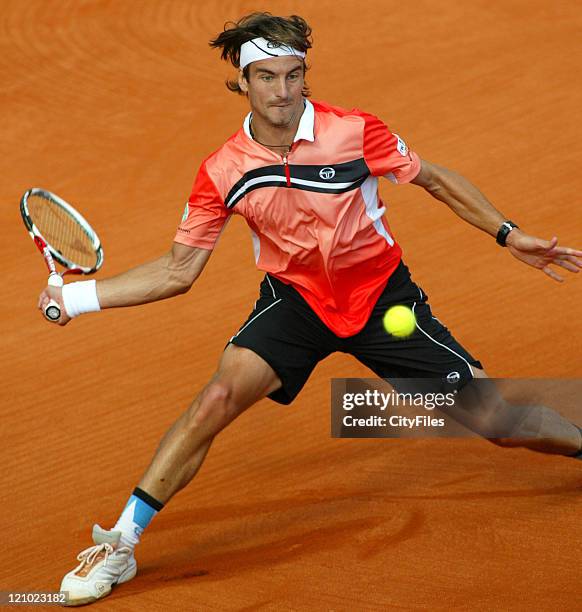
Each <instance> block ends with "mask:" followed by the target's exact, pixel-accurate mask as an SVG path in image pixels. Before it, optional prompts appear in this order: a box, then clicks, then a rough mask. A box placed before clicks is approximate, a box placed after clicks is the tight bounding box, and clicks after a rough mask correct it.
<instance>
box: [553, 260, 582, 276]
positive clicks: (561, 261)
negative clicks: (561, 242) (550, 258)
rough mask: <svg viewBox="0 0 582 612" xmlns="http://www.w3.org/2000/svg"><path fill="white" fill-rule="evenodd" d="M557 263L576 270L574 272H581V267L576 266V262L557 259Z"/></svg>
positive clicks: (571, 270)
mask: <svg viewBox="0 0 582 612" xmlns="http://www.w3.org/2000/svg"><path fill="white" fill-rule="evenodd" d="M555 264H556V265H557V266H560V267H562V268H564V269H565V270H568V271H570V272H574V274H578V272H580V268H579V267H578V266H575V265H574V264H571V263H570V262H569V261H566V260H557V261H556V262H555Z"/></svg>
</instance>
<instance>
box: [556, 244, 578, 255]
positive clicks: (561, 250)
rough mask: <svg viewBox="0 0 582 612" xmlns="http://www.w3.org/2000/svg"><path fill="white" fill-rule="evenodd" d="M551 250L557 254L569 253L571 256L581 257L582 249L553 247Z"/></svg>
mask: <svg viewBox="0 0 582 612" xmlns="http://www.w3.org/2000/svg"><path fill="white" fill-rule="evenodd" d="M550 250H552V251H553V252H554V253H557V254H558V255H569V256H571V257H582V251H577V250H576V249H571V248H570V247H559V246H557V247H554V248H553V249H550Z"/></svg>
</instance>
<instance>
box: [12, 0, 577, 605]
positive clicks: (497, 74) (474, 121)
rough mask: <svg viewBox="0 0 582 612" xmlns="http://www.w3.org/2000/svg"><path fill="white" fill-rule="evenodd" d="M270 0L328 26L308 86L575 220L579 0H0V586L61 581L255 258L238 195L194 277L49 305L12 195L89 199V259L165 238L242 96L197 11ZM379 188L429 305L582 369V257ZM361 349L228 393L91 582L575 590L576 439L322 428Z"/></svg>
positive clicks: (180, 589)
mask: <svg viewBox="0 0 582 612" xmlns="http://www.w3.org/2000/svg"><path fill="white" fill-rule="evenodd" d="M265 8H268V10H270V11H271V12H273V13H276V14H283V15H288V14H290V13H294V12H295V13H299V14H301V15H303V16H304V17H305V18H306V19H307V20H308V21H309V22H310V23H311V25H312V26H313V28H314V33H315V46H314V49H313V50H312V52H311V53H310V54H309V58H308V59H309V63H310V64H311V66H312V69H311V71H310V72H309V73H308V82H309V84H310V86H311V88H312V91H313V98H314V99H316V100H317V99H322V100H326V101H329V102H331V103H333V104H336V105H339V106H344V107H350V108H351V107H353V106H357V107H360V108H363V109H365V110H367V111H370V112H373V113H375V114H377V115H379V116H380V117H382V118H383V119H384V120H385V121H386V122H387V123H388V124H389V125H390V127H391V128H392V129H393V130H394V131H396V132H398V133H399V134H400V135H402V136H403V137H404V138H405V139H406V140H407V142H408V143H409V144H410V146H411V147H412V148H413V149H414V150H416V151H417V152H418V153H419V154H420V155H421V157H423V158H426V159H428V160H430V161H434V162H437V163H440V164H442V165H444V166H448V167H451V168H453V169H456V170H458V171H460V172H461V173H462V174H464V175H466V176H467V177H468V178H470V179H471V180H473V182H474V183H475V184H476V185H478V186H479V187H480V188H481V189H482V190H483V191H484V192H485V193H486V194H487V195H488V196H489V198H490V199H491V200H492V201H493V202H494V203H495V204H496V206H497V207H498V208H500V209H501V210H502V211H503V212H504V213H505V214H506V215H507V216H508V217H509V218H511V219H513V220H515V221H516V222H518V223H520V224H521V225H522V227H523V228H524V229H526V230H527V231H530V232H531V233H533V234H536V235H540V236H542V237H547V238H550V237H551V236H552V234H556V235H557V236H558V237H559V238H560V242H561V243H562V244H566V245H570V246H577V247H580V245H581V244H582V215H581V213H580V210H581V208H580V206H581V199H580V194H581V192H582V173H581V171H580V155H581V145H580V142H581V140H582V127H581V123H580V120H579V118H580V108H582V87H581V82H580V59H581V57H580V46H579V42H580V37H581V29H582V13H581V11H580V5H579V3H567V2H554V3H551V2H545V1H538V0H536V1H533V0H527V1H526V0H523V1H517V0H507V1H504V2H495V3H491V2H485V1H477V0H470V1H468V2H465V1H461V0H456V1H451V2H428V1H420V2H413V3H407V2H400V3H395V2H382V1H379V0H371V1H368V2H365V3H364V2H355V1H339V2H338V1H328V0H324V1H319V2H268V3H264V4H259V3H256V2H246V1H228V2H227V1H225V0H221V1H216V2H195V1H186V0H166V1H160V0H151V1H149V2H145V1H130V0H123V1H121V0H119V1H116V2H106V1H70V2H65V1H52V2H48V1H44V2H42V1H38V0H37V1H32V0H30V1H26V2H25V1H21V0H3V1H2V3H1V6H0V33H1V36H0V48H1V53H0V70H1V73H2V85H1V89H2V91H1V97H0V104H1V116H2V160H3V163H2V168H3V170H2V173H3V176H2V179H3V180H2V184H1V186H0V192H1V209H0V210H1V224H0V240H1V245H2V247H1V254H2V255H1V257H2V259H1V262H2V276H3V279H4V285H3V287H4V295H3V299H2V318H1V320H2V323H1V326H2V332H1V333H2V371H3V376H2V382H1V383H0V384H1V389H2V428H1V430H0V453H1V456H0V458H1V465H2V478H1V481H2V491H3V496H2V499H3V502H2V512H1V517H2V519H1V524H0V541H1V542H2V562H1V564H0V590H5V591H6V590H9V591H38V590H40V591H54V590H57V589H58V587H59V584H60V579H61V577H62V575H63V574H64V573H66V572H67V571H68V570H70V569H71V568H72V567H73V566H74V563H75V555H76V554H77V553H78V552H79V551H80V550H82V549H84V548H86V547H87V546H89V545H90V543H91V542H90V531H91V527H92V525H93V523H94V522H99V523H100V524H101V525H102V526H104V527H107V528H109V527H111V526H112V525H113V524H114V522H115V520H116V519H117V516H118V514H119V512H120V511H121V509H122V507H123V506H124V504H125V502H126V499H127V497H128V495H129V493H130V492H131V490H132V488H133V487H134V486H135V484H136V483H137V481H138V480H139V478H140V476H141V474H142V472H143V470H144V469H145V467H146V466H147V464H148V462H149V459H150V457H151V455H152V453H153V451H154V449H155V448H156V445H157V442H158V440H159V438H160V437H161V435H162V434H163V432H164V431H165V430H166V428H167V427H168V426H169V425H170V424H171V423H172V422H173V421H174V419H175V418H176V417H177V415H178V414H179V413H180V412H181V411H182V410H184V409H185V408H186V407H187V406H188V404H189V402H190V400H191V399H192V397H193V396H194V395H195V393H196V392H197V391H198V390H199V389H200V388H201V386H202V385H203V384H205V382H206V381H207V379H208V378H209V376H210V375H211V374H212V372H213V370H214V368H215V365H216V363H217V360H218V357H219V355H220V352H221V350H222V348H223V346H224V344H225V342H226V341H227V339H228V338H229V337H230V336H231V335H232V334H233V333H234V332H235V331H236V330H237V329H238V327H239V326H240V324H241V323H242V322H243V321H244V320H245V319H246V316H247V314H248V312H249V311H250V309H251V308H252V305H253V303H254V300H255V299H256V294H257V291H258V283H259V280H260V278H261V276H262V275H261V273H260V272H258V271H257V270H256V269H255V267H254V259H253V255H252V245H251V239H250V235H249V232H248V229H247V228H246V226H245V224H244V222H242V221H241V219H234V220H233V221H232V222H231V223H230V224H229V226H228V228H227V230H226V232H225V233H224V234H223V236H222V238H221V240H220V242H219V244H218V247H217V249H216V251H215V253H214V255H213V257H212V259H211V261H210V263H209V265H208V267H207V269H206V270H205V272H204V274H203V276H202V277H201V278H200V280H199V281H198V282H197V284H196V285H195V287H194V289H193V290H192V291H191V292H190V293H189V294H187V295H186V296H182V297H179V298H177V299H174V300H171V301H167V302H162V303H157V304H154V305H150V306H146V307H140V308H134V309H127V310H120V311H116V312H105V313H101V314H99V315H88V316H86V317H83V318H82V319H80V320H77V321H74V322H73V323H72V324H71V325H69V326H68V327H67V328H64V329H61V328H58V327H56V326H51V325H49V324H47V323H45V322H44V321H43V319H42V318H41V316H40V315H39V313H38V311H37V310H36V308H35V306H36V299H37V295H38V293H39V292H40V290H41V289H42V288H43V286H44V282H45V280H46V274H45V269H44V265H43V263H42V259H41V257H40V256H39V255H38V253H37V252H36V250H35V249H34V247H33V245H32V242H31V241H30V239H29V238H28V236H27V235H26V233H25V230H24V226H23V225H22V221H21V219H20V216H19V213H18V201H19V198H20V196H21V194H22V193H23V192H24V191H25V190H26V189H27V188H29V187H32V186H40V187H44V188H46V189H50V190H53V191H55V192H56V193H58V194H59V195H61V196H62V197H64V198H65V199H68V200H69V201H71V202H72V203H74V204H76V205H77V206H78V207H79V208H80V209H81V210H82V212H83V213H84V214H85V215H86V216H87V217H88V218H89V219H90V220H91V222H92V223H93V224H94V226H95V228H96V229H97V230H98V231H99V233H100V235H101V238H102V241H103V244H104V248H105V265H104V268H103V270H102V271H101V272H100V273H99V275H98V278H99V277H101V278H103V277H104V276H108V275H112V274H115V273H118V272H121V271H123V270H125V269H127V268H128V267H130V266H133V265H137V264H138V263H141V262H143V261H145V260H148V259H153V258H155V257H158V256H159V255H161V254H162V253H163V252H164V251H166V250H167V249H169V248H170V245H171V241H172V238H173V236H174V232H175V228H176V226H177V224H178V221H179V219H180V216H181V213H182V209H183V206H184V202H185V201H186V198H187V197H188V194H189V191H190V187H191V184H192V180H193V177H194V174H195V171H196V169H197V167H198V165H199V164H200V162H201V161H202V160H203V159H204V158H205V157H206V156H207V155H208V154H209V153H210V152H212V151H213V150H214V149H216V148H218V147H219V146H220V145H221V144H222V143H223V141H224V140H225V139H226V138H227V137H228V136H230V135H231V134H232V133H233V132H234V131H236V130H237V129H238V128H239V126H240V124H241V123H242V119H243V116H244V114H245V113H246V112H247V103H246V101H245V99H244V98H238V97H237V96H235V95H234V94H231V93H229V92H228V91H227V90H226V88H225V87H224V84H223V82H224V79H225V78H226V77H227V76H229V75H231V74H232V73H233V71H232V69H231V68H229V67H228V66H227V65H226V64H223V63H221V61H220V60H219V57H218V53H217V52H215V51H212V50H211V49H210V48H209V47H208V45H207V41H208V39H210V38H211V37H212V36H214V35H215V34H216V33H218V32H219V31H220V30H221V29H222V26H223V24H224V22H225V21H227V20H229V19H238V18H239V17H240V16H242V15H244V14H246V13H248V12H250V11H252V10H264V9H265ZM382 194H383V196H384V197H385V198H386V200H387V201H388V202H389V211H388V214H389V218H390V223H391V226H392V229H393V230H394V232H395V234H396V237H397V239H398V240H399V242H400V243H401V244H402V245H403V248H404V258H405V261H406V262H407V264H408V265H409V266H410V267H411V269H412V272H413V277H414V279H415V280H416V281H417V282H418V283H419V284H420V285H421V286H422V287H423V288H424V289H425V290H426V292H427V293H428V294H429V296H430V301H431V304H432V308H433V311H434V312H435V314H436V315H437V316H438V317H439V319H441V320H443V321H444V322H445V323H446V324H447V326H448V327H449V328H450V329H451V330H452V331H453V333H454V334H455V336H456V337H457V338H458V339H459V340H460V341H461V342H462V343H463V344H464V345H465V346H466V347H467V348H468V349H469V350H470V351H471V352H472V353H473V354H475V355H476V356H477V357H478V358H479V359H481V360H482V362H483V363H484V365H485V368H486V370H487V371H488V373H489V374H490V375H492V376H496V377H517V378H529V377H546V378H576V377H578V378H580V377H581V376H582V365H581V364H582V348H581V347H582V342H581V340H582V338H581V333H580V332H581V325H580V312H581V310H580V303H581V300H582V278H580V277H578V278H575V277H574V276H573V275H569V278H568V279H567V281H566V282H565V283H563V284H562V285H559V284H557V283H555V282H553V281H551V280H550V279H548V278H547V277H545V276H544V275H543V274H542V273H540V272H537V271H535V270H533V269H530V268H526V267H525V266H524V265H522V264H520V263H518V262H517V261H515V260H513V258H511V256H510V255H509V253H508V252H507V251H505V250H502V249H501V248H499V247H497V246H496V245H495V244H494V241H493V240H492V239H491V238H489V237H487V236H485V235H483V234H481V233H480V232H478V231H477V230H475V229H473V228H471V227H469V226H468V225H466V224H464V223H463V222H461V221H460V220H457V219H456V218H455V217H454V215H453V214H452V213H451V212H450V211H449V210H448V209H447V208H446V207H445V206H444V205H442V204H439V203H437V202H436V201H433V200H431V198H430V197H429V196H427V195H426V194H425V193H424V192H423V191H422V190H421V189H420V188H418V187H414V186H401V187H394V186H393V185H391V184H389V183H388V182H387V181H386V182H385V184H384V185H383V187H382ZM368 375H369V372H368V371H367V370H366V369H365V368H364V367H363V366H361V365H359V364H358V363H357V362H356V361H354V360H352V359H351V358H348V357H346V356H343V355H334V356H332V357H331V358H329V359H328V360H327V361H325V362H324V363H322V364H321V365H320V366H319V367H318V368H317V370H316V371H315V374H314V375H313V377H312V378H311V379H310V381H309V383H308V384H307V386H306V388H305V389H304V391H303V392H302V394H301V395H300V396H299V398H298V399H297V400H296V402H295V403H294V404H293V405H292V406H290V407H282V406H279V405H276V404H274V403H272V402H270V401H268V400H266V401H263V402H261V403H260V404H258V405H257V406H255V407H254V408H252V409H251V410H250V411H248V412H247V413H246V414H244V415H243V416H242V417H241V418H240V419H239V420H238V421H236V422H235V423H233V424H232V425H231V426H230V427H229V428H228V429H227V430H226V431H225V432H223V433H222V434H221V435H220V436H219V437H218V438H217V440H216V441H215V443H214V445H213V447H212V449H211V451H210V454H209V457H208V459H207V461H206V463H205V464H204V466H203V468H202V471H201V472H200V474H199V476H198V477H197V479H196V480H195V481H194V482H193V483H192V484H191V485H190V486H189V487H188V488H187V489H186V490H184V491H183V492H181V493H180V494H179V495H178V496H177V497H176V498H175V499H174V500H173V501H172V502H171V503H170V504H169V505H168V507H167V508H166V509H164V511H163V512H162V513H160V515H159V516H158V517H157V518H156V519H155V521H154V522H153V523H152V525H151V526H150V528H149V529H148V531H147V532H146V534H145V535H144V537H143V540H142V544H141V545H140V547H139V549H138V551H137V560H138V568H139V573H138V576H137V578H136V579H135V580H133V581H132V582H130V583H129V584H127V585H125V586H123V587H120V588H118V589H117V590H116V591H114V593H113V594H112V595H111V596H110V597H109V598H108V599H106V600H105V601H104V602H102V603H99V604H96V605H97V606H98V609H104V610H138V609H140V610H193V611H198V610H200V611H205V610H249V611H250V610H261V611H262V610H269V611H278V610H301V611H303V610H309V611H311V610H334V611H354V610H411V609H424V610H574V609H581V608H580V606H581V605H582V604H581V601H582V579H581V568H582V528H581V526H582V463H581V462H575V461H572V460H568V459H564V458H560V457H551V456H544V455H540V454H536V453H531V452H528V451H525V450H501V449H499V448H497V447H495V446H493V445H491V444H489V443H487V442H485V441H481V440H477V439H473V440H457V441H446V440H422V439H420V440H400V441H394V440H337V439H332V438H331V437H330V433H329V432H330V422H329V419H330V406H329V404H330V399H329V398H330V379H331V378H332V377H348V376H352V377H357V376H368ZM578 414H579V421H581V420H582V415H580V412H578Z"/></svg>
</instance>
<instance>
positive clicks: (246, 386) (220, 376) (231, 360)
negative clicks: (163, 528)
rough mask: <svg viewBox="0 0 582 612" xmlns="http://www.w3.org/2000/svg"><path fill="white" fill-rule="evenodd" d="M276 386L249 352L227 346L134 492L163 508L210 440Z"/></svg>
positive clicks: (189, 477)
mask: <svg viewBox="0 0 582 612" xmlns="http://www.w3.org/2000/svg"><path fill="white" fill-rule="evenodd" d="M280 386H281V381H280V380H279V377H278V376H277V374H276V373H275V372H274V371H273V369H272V368H271V366H270V365H269V364H268V363H267V362H266V361H264V360H263V359H262V358H261V357H259V356H258V355H257V354H256V353H254V352H253V351H251V350H249V349H246V348H241V347H238V346H235V345H233V344H230V345H229V346H228V347H227V348H226V350H225V351H224V353H223V355H222V359H221V360H220V365H219V367H218V370H217V372H216V374H215V375H214V376H213V378H212V380H211V381H210V382H209V383H208V384H207V385H206V386H205V387H204V389H203V390H202V392H201V393H200V394H199V395H198V396H197V397H196V399H195V400H194V402H193V403H192V405H191V406H190V408H189V409H188V410H186V411H185V412H184V413H183V414H182V415H181V416H180V417H179V418H178V420H177V421H176V422H175V423H174V424H173V425H172V426H171V427H170V429H169V430H168V431H167V433H166V434H165V436H164V437H163V438H162V441H161V443H160V445H159V447H158V449H157V451H156V454H155V455H154V458H153V460H152V462H151V464H150V466H149V467H148V469H147V471H146V473H145V474H144V476H143V477H142V479H141V481H140V483H139V485H138V486H139V488H140V489H142V490H144V491H146V492H147V493H148V494H149V495H151V496H152V497H153V498H155V499H157V500H158V501H160V502H161V503H163V504H165V503H167V502H168V501H169V500H170V498H171V497H172V496H173V495H174V494H175V493H177V492H178V491H179V490H180V489H182V488H183V487H185V486H186V485H187V484H188V483H189V482H190V480H192V478H193V477H194V475H195V474H196V472H197V471H198V470H199V469H200V466H201V465H202V462H203V460H204V457H205V456H206V453H207V452H208V449H209V448H210V444H211V443H212V440H213V438H214V437H215V436H216V435H217V434H218V433H219V432H220V431H221V430H222V429H224V428H225V427H226V426H227V425H228V424H229V423H231V422H232V421H233V420H234V419H235V418H236V417H237V416H239V415H240V414H241V413H242V412H243V411H244V410H246V409H247V408H248V407H249V406H251V405H252V404H254V403H255V402H257V401H258V400H260V399H262V398H263V397H265V396H266V395H268V394H270V393H272V392H274V391H276V390H277V389H278V388H279V387H280Z"/></svg>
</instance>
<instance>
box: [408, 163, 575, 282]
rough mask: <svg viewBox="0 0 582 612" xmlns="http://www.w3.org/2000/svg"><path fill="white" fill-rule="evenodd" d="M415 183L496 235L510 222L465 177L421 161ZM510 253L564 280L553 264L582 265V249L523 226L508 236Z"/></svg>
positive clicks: (557, 278) (507, 242) (550, 275)
mask: <svg viewBox="0 0 582 612" xmlns="http://www.w3.org/2000/svg"><path fill="white" fill-rule="evenodd" d="M412 183H414V184H415V185H419V186H420V187H423V188H424V189H426V191H428V192H429V193H430V195H432V196H433V197H434V198H436V199H437V200H440V201H441V202H444V203H445V204H446V205H447V206H449V208H451V210H452V211H453V212H454V213H455V214H457V215H458V216H459V217H461V219H464V220H465V221H467V223H470V224H471V225H474V226H475V227H477V228H479V229H480V230H483V231H484V232H487V233H488V234H490V235H491V236H493V237H496V236H497V233H498V232H499V229H500V228H501V226H502V224H503V223H505V222H506V221H507V217H504V216H503V215H502V214H501V213H500V212H499V211H498V210H497V209H496V208H495V207H494V206H493V204H491V202H489V200H488V199H487V198H486V197H485V196H484V195H483V194H482V193H481V192H480V191H479V190H478V189H477V187H475V185H473V184H472V183H471V182H470V181H468V180H467V179H466V178H464V177H463V176H461V175H460V174H458V173H457V172H453V171H452V170H448V169H447V168H443V167H442V166H438V165H437V164H433V163H430V162H427V161H425V160H422V167H421V170H420V172H419V174H418V176H417V177H416V178H415V179H413V180H412ZM506 246H507V247H508V249H509V252H510V253H511V254H512V255H513V256H514V257H515V258H516V259H519V260H520V261H522V262H523V263H526V264H528V265H530V266H533V267H534V268H537V269H538V270H542V271H543V272H544V273H545V274H547V275H548V276H549V277H550V278H552V279H554V280H556V281H560V282H561V281H562V280H563V278H562V277H561V276H560V275H559V274H557V273H556V272H555V270H554V269H553V268H551V267H550V266H551V265H556V266H559V267H561V268H563V269H564V270H567V271H569V272H574V273H576V272H578V271H579V270H580V269H581V268H582V251H580V250H577V249H572V248H570V247H561V246H558V239H557V238H556V237H553V238H552V239H551V240H543V239H541V238H536V237H535V236H530V235H529V234H526V233H525V232H524V231H522V230H521V229H518V228H516V229H513V230H511V231H510V232H509V234H508V235H507V238H506Z"/></svg>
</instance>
